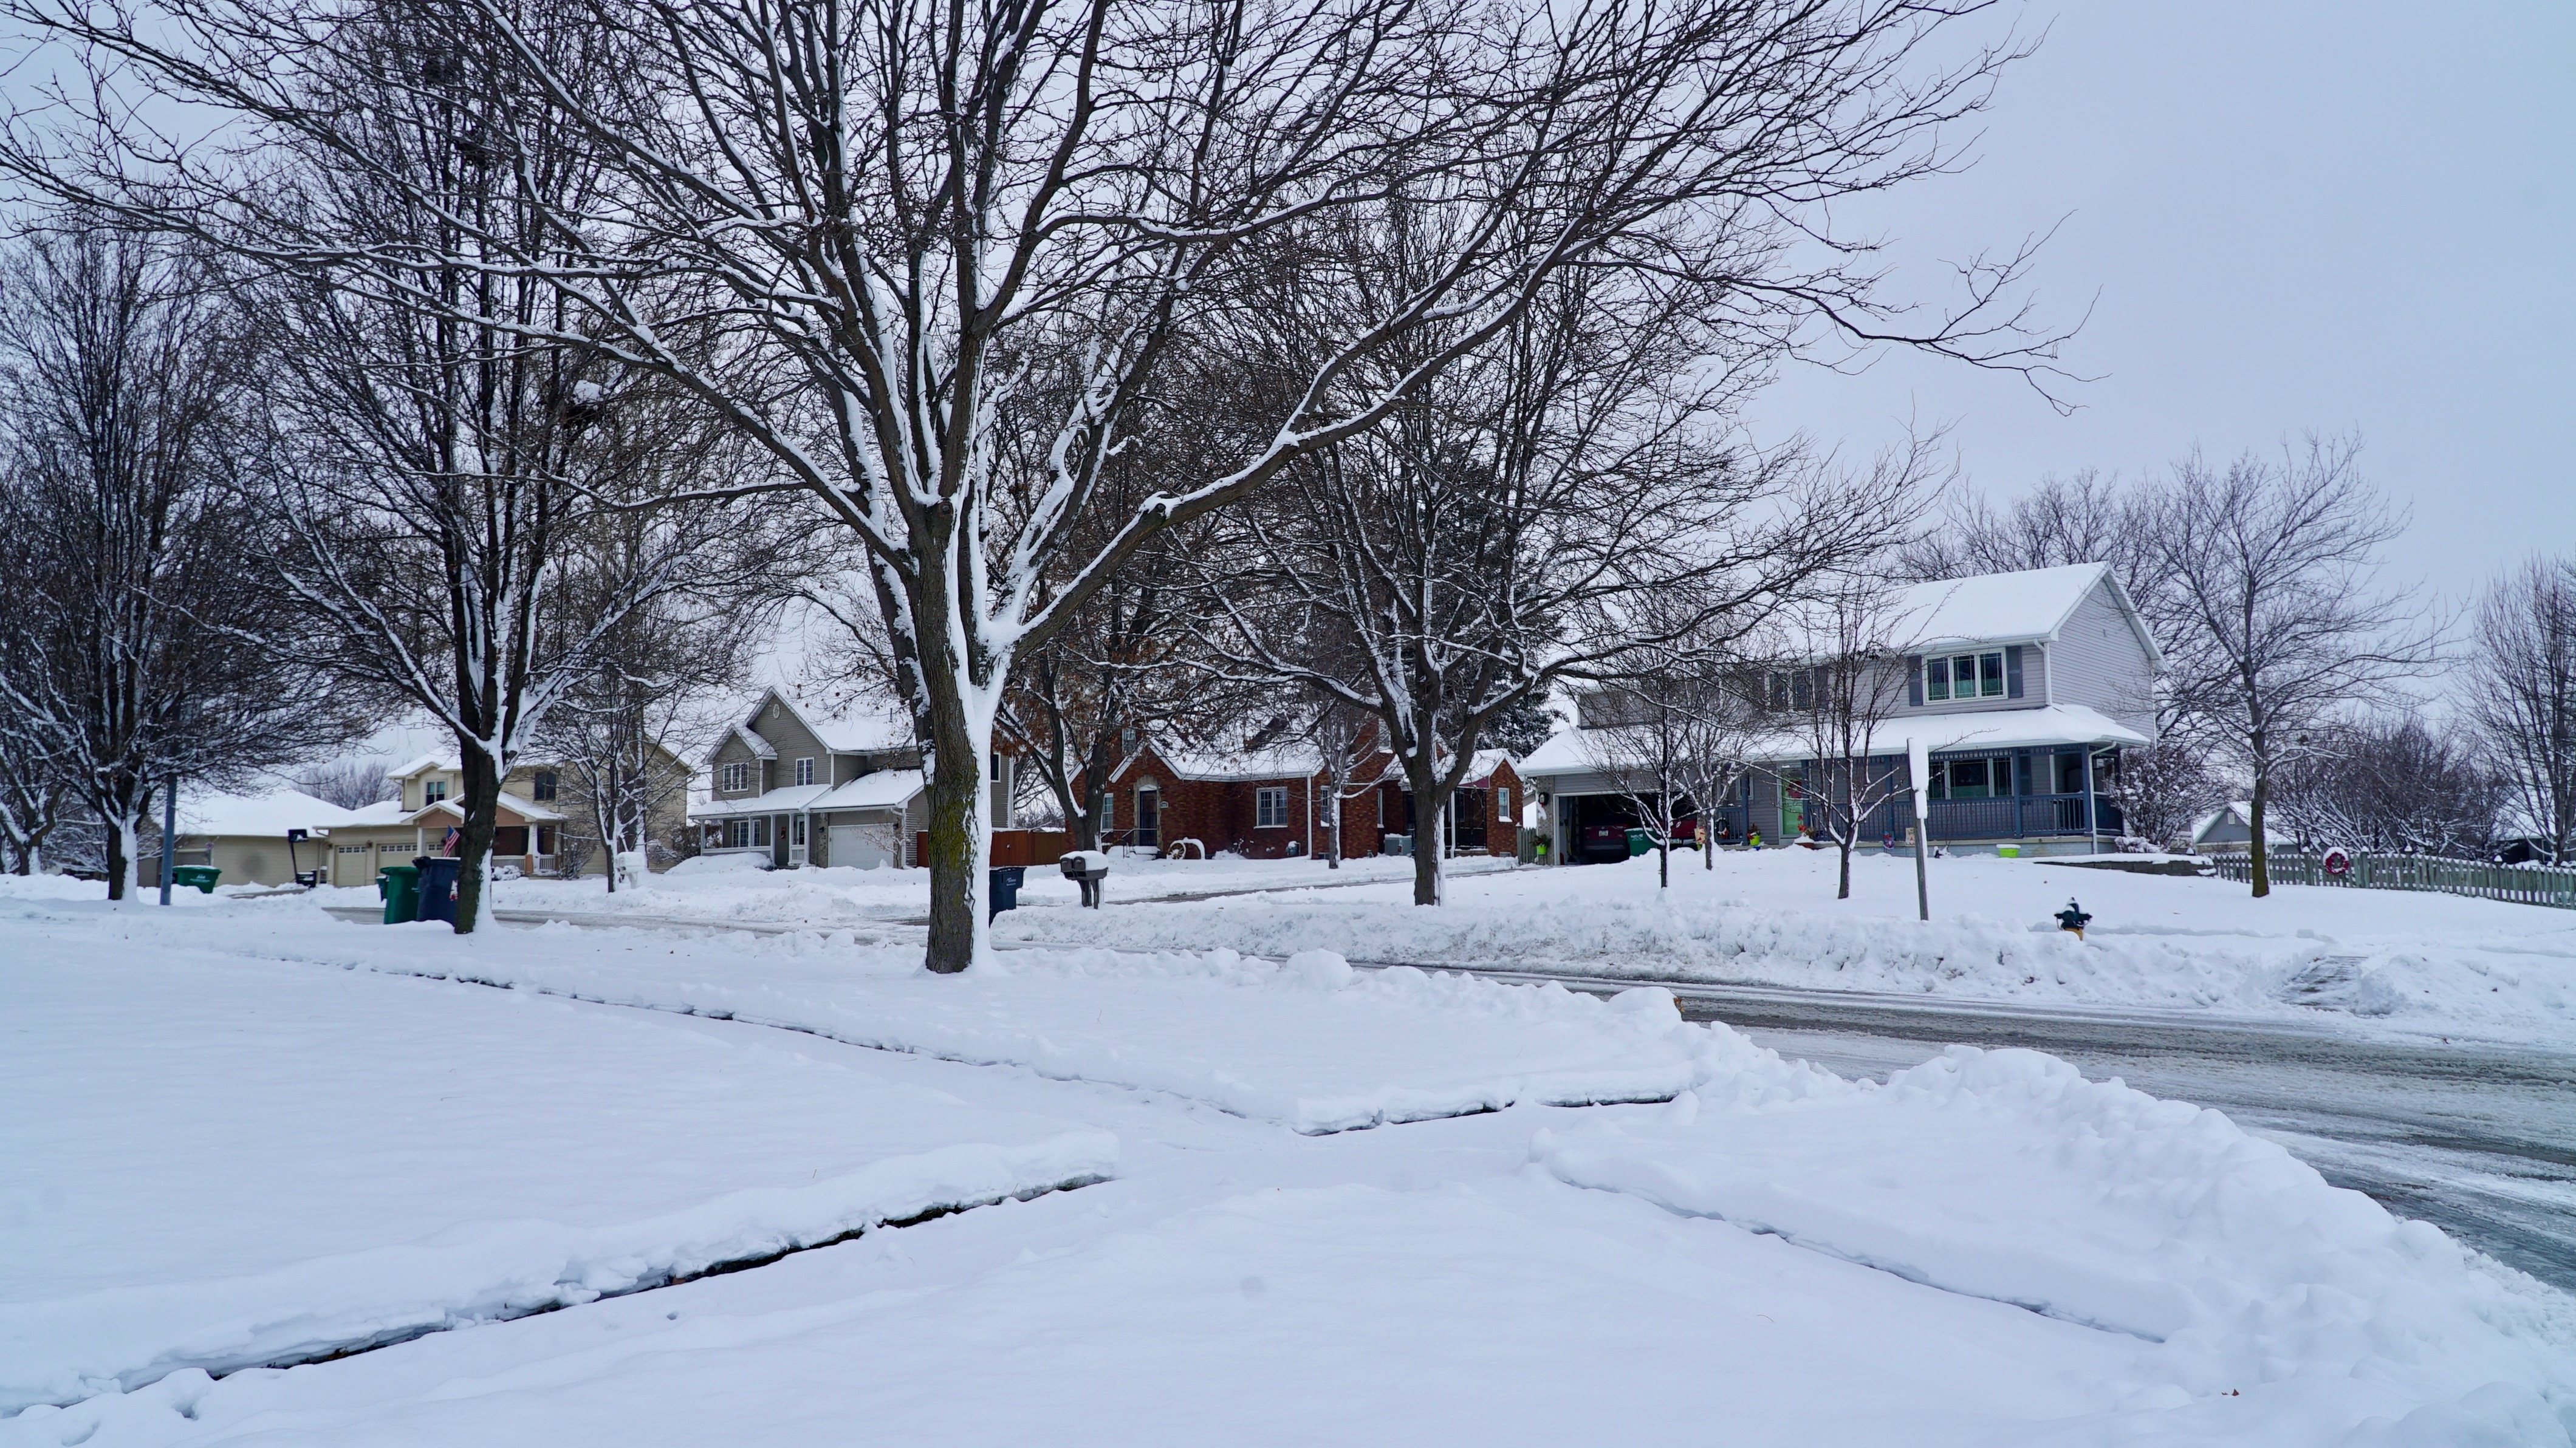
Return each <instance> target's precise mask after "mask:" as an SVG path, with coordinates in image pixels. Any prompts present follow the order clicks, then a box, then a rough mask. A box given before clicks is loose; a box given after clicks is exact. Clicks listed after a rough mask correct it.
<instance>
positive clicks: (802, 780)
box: [796, 759, 814, 784]
mask: <svg viewBox="0 0 2576 1448" xmlns="http://www.w3.org/2000/svg"><path fill="white" fill-rule="evenodd" d="M796 782H797V783H798V784H812V783H813V782H814V761H813V760H810V759H800V760H797V761H796Z"/></svg>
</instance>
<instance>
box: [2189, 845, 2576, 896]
mask: <svg viewBox="0 0 2576 1448" xmlns="http://www.w3.org/2000/svg"><path fill="white" fill-rule="evenodd" d="M2210 859H2211V860H2212V861H2213V862H2214V863H2215V864H2216V865H2217V867H2218V878H2220V879H2222V880H2234V881H2236V882H2237V883H2238V884H2251V883H2253V879H2254V857H2253V855H2251V854H2244V853H2239V854H2225V855H2213V856H2211V857H2210ZM2351 860H2352V868H2351V869H2349V870H2348V871H2346V872H2345V873H2343V874H2341V875H2330V874H2327V873H2326V866H2325V856H2323V855H2316V854H2306V853H2301V852H2294V851H2290V850H2274V851H2272V852H2271V855H2270V857H2269V858H2268V860H2267V861H2266V864H2267V865H2268V866H2269V869H2268V870H2267V873H2268V874H2269V875H2270V876H2271V878H2272V883H2273V884H2275V885H2339V886H2342V887H2344V888H2346V889H2353V890H2429V891H2434V892H2438V893H2440V894H2444V895H2474V896H2476V897H2477V898H2479V899H2481V900H2503V901H2507V902H2509V903H2512V904H2516V905H2546V906H2550V907H2552V908H2554V909H2559V910H2576V868H2569V867H2566V866H2539V865H2491V864H2488V863H2486V862H2485V861H2482V860H2445V859H2439V858H2436V857H2434V856H2431V855H2382V854H2356V855H2353V856H2351Z"/></svg>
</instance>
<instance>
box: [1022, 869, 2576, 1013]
mask: <svg viewBox="0 0 2576 1448" xmlns="http://www.w3.org/2000/svg"><path fill="white" fill-rule="evenodd" d="M1310 868H1311V867H1310ZM1834 870H1835V861H1834V857H1833V855H1832V854H1831V853H1830V852H1825V851H1815V852H1810V851H1805V850H1770V851H1764V852H1761V853H1758V854H1756V853H1748V852H1727V853H1721V854H1720V855H1719V856H1718V859H1717V866H1716V868H1715V869H1714V870H1706V869H1703V868H1702V866H1701V861H1700V859H1699V858H1698V857H1697V856H1696V855H1693V854H1688V853H1684V854H1678V855H1676V856H1675V857H1674V859H1673V870H1672V885H1671V887H1670V888H1669V889H1659V888H1658V887H1657V885H1656V871H1655V862H1654V860H1653V858H1652V857H1646V858H1641V859H1636V860H1630V861H1627V862H1625V863H1622V864H1616V865H1587V866H1577V867H1568V868H1562V869H1521V870H1515V871H1511V872H1508V873H1502V874H1489V875H1476V876H1471V877H1468V878H1465V879H1461V880H1458V881H1456V882H1454V883H1453V885H1452V887H1451V889H1450V894H1449V898H1450V904H1449V905H1448V906H1447V907H1444V908H1441V909H1436V910H1425V909H1419V908H1417V907H1415V906H1413V905H1411V904H1410V903H1408V902H1409V901H1410V899H1411V895H1410V891H1409V889H1407V888H1405V887H1402V886H1397V885H1384V886H1368V887H1363V888H1360V889H1355V890H1335V891H1330V892H1323V893H1299V892H1294V891H1289V892H1279V893H1271V894H1263V895H1246V896H1235V897H1230V898H1225V899H1216V900H1207V901H1197V902H1184V903H1172V904H1154V905H1135V906H1131V907H1129V908H1127V909H1123V910H1099V911H1027V912H1015V913H1013V914H1008V915H1004V916H1003V917H1001V922H1000V925H999V927H998V933H999V934H1000V935H1002V936H1004V937H1006V938H1015V939H1029V940H1044V941H1051V942H1057V941H1060V942H1067V943H1086V944H1100V945H1110V946H1117V947H1121V948H1128V949H1156V948H1174V947H1180V946H1184V945H1187V946H1190V947H1194V948H1198V949H1206V948H1209V947H1213V946H1225V947H1229V948H1231V949H1234V950H1239V951H1243V952H1245V953H1247V954H1265V955H1275V954H1283V953H1286V952H1289V951H1295V950H1309V949H1325V950H1335V951H1339V952H1341V953H1342V954H1344V955H1346V956H1348V957H1349V958H1350V959H1352V960H1354V961H1403V962H1408V963H1412V964H1418V965H1518V966H1530V967H1539V966H1548V967H1564V968H1571V969H1579V970H1583V971H1587V972H1593V973H1602V974H1628V975H1645V976H1673V977H1681V978H1690V979H1702V980H1725V981H1742V982H1762V983H1768V984H1777V985H1787V986H1801V987H1811V988H1825V989H1833V990H1853V991H1881V992H1897V993H1904V994H1917V995H1921V994H1937V995H1942V996H1948V997H1957V998H1963V999H1964V998H1973V999H1985V1000H2003V1001H2025V1002H2032V1003H2048V1004H2072V1005H2106V1006H2123V1007H2146V1008H2156V1009H2175V1010H2192V1011H2218V1012H2224V1013H2229V1014H2238V1015H2248V1016H2262V1017H2271V1018H2295V1019H2301V1020H2306V1021H2310V1022H2313V1023H2316V1024H2319V1025H2335V1026H2340V1027H2346V1028H2351V1027H2360V1028H2364V1029H2372V1030H2400V1031H2406V1032H2411V1033H2416V1034H2424V1035H2468V1036H2476V1037H2482V1038H2489V1039H2496V1040H2509V1041H2523V1042H2535V1043H2547V1044H2552V1045H2562V1046H2563V1045H2571V1044H2576V912H2571V911H2565V910H2550V909H2544V908H2541V907H2537V906H2531V905H2511V904H2502V903H2498V902H2495V901H2489V900H2473V899H2467V898H2464V897H2460V896H2455V895H2435V894H2415V893H2405V892H2398V891H2388V890H2345V889H2323V888H2309V887H2304V886H2298V885H2285V886H2281V887H2279V888H2277V889H2276V890H2275V891H2274V892H2273V894H2272V895H2271V896H2270V897H2269V898H2268V899H2263V900H2256V899H2253V898H2251V897H2250V895H2249V894H2248V893H2247V891H2246V888H2245V887H2244V886H2243V885H2239V884H2234V883H2231V882H2228V881H2224V880H2216V879H2194V878H2178V877H2174V876H2163V875H2136V874H2126V873H2121V872H2118V871H2112V870H2094V869H2076V868H2071V867H2067V866H2061V865H2049V864H2042V863H2039V862H2037V861H2032V860H1999V859H1996V858H1994V857H1992V856H1966V857H1956V858H1949V859H1940V860H1934V861H1931V862H1930V885H1931V898H1932V920H1931V922H1930V923H1929V924H1928V925H1927V924H1925V923H1922V922H1920V921H1918V920H1917V919H1916V918H1915V886H1914V865H1913V862H1912V860H1911V859H1907V858H1891V857H1879V856H1861V857H1857V858H1855V859H1854V860H1853V861H1852V894H1853V898H1852V899H1850V900H1846V901H1838V900H1836V899H1835V898H1834V886H1835V879H1834ZM2070 897H2072V898H2074V899H2077V900H2080V901H2081V902H2082V904H2083V907H2084V909H2085V910H2086V911H2088V912H2090V913H2091V914H2092V915H2093V917H2094V918H2093V922H2092V924H2091V926H2090V927H2088V929H2087V930H2086V932H2085V938H2084V939H2083V940H2081V941H2078V940H2076V939H2075V938H2074V937H2073V936H2070V935H2067V934H2065V933H2064V932H2063V931H2061V930H2060V929H2059V928H2058V925H2057V921H2056V920H2055V919H2054V918H2053V917H2054V915H2055V913H2056V912H2057V911H2059V910H2061V909H2064V908H2065V906H2066V902H2067V900H2068V899H2069V898H2070Z"/></svg>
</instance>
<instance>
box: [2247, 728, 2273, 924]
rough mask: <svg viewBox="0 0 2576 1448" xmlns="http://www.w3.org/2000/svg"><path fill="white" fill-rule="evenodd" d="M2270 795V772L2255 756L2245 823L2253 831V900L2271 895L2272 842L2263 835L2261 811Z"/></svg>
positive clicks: (2258, 757)
mask: <svg viewBox="0 0 2576 1448" xmlns="http://www.w3.org/2000/svg"><path fill="white" fill-rule="evenodd" d="M2271 793H2272V780H2271V772H2270V771H2269V770H2267V769H2265V768H2264V767H2263V765H2262V759H2261V756H2260V755H2257V756H2256V762H2255V769H2254V808H2253V810H2252V811H2251V814H2252V816H2253V817H2252V818H2251V819H2250V820H2248V821H2247V823H2248V824H2249V825H2250V826H2251V827H2252V829H2253V831H2254V842H2253V848H2252V851H2251V855H2252V863H2253V867H2254V868H2253V870H2252V871H2251V873H2252V875H2253V877H2254V898H2255V899H2257V900H2260V899H2262V898H2263V897H2264V896H2266V895H2269V894H2271V893H2272V842H2271V841H2270V840H2268V839H2266V838H2265V837H2264V834H2263V809H2264V806H2265V805H2266V804H2267V803H2269V801H2270V796H2271Z"/></svg>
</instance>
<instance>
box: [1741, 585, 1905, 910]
mask: <svg viewBox="0 0 2576 1448" xmlns="http://www.w3.org/2000/svg"><path fill="white" fill-rule="evenodd" d="M1891 602H1892V601H1891V599H1890V596H1889V594H1888V592H1887V591H1886V590H1884V589H1881V588H1878V587H1875V586H1871V585H1868V584H1864V583H1860V582H1856V581H1844V582H1842V583H1841V584H1840V586H1838V587H1835V588H1833V589H1831V590H1830V591H1827V592H1825V593H1824V594H1823V596H1822V597H1820V598H1818V599H1814V600H1811V601H1807V602H1804V603H1802V604H1801V605H1800V606H1799V607H1797V608H1795V609H1793V610H1792V611H1791V612H1790V614H1789V616H1788V623H1787V640H1786V642H1787V647H1785V648H1783V649H1781V650H1780V652H1782V653H1783V654H1784V655H1786V656H1787V658H1788V663H1787V665H1786V667H1784V668H1782V669H1780V670H1778V671H1776V675H1775V678H1776V682H1774V683H1773V685H1772V686H1771V692H1772V700H1771V703H1772V707H1773V709H1774V710H1775V711H1776V712H1778V713H1781V714H1783V715H1785V716H1787V718H1788V720H1789V722H1790V730H1791V732H1792V733H1793V734H1795V735H1796V736H1797V737H1798V738H1799V739H1800V740H1801V741H1802V742H1803V743H1804V745H1805V746H1806V755H1807V762H1808V764H1809V766H1810V767H1811V768H1812V769H1813V770H1814V771H1815V773H1814V774H1812V775H1810V776H1809V777H1807V778H1806V779H1805V780H1803V781H1802V784H1803V787H1804V790H1805V793H1806V796H1807V804H1806V809H1807V813H1808V815H1809V822H1810V823H1811V824H1812V823H1813V817H1814V816H1815V815H1816V814H1819V813H1821V814H1822V815H1823V816H1824V826H1825V827H1824V831H1823V833H1824V834H1825V836H1826V838H1827V839H1829V840H1830V841H1831V842H1832V843H1833V846H1834V850H1835V853H1836V854H1837V856H1838V857H1839V862H1838V863H1839V866H1840V869H1839V871H1838V873H1837V884H1836V887H1835V890H1834V898H1835V899H1837V900H1848V899H1850V898H1851V857H1852V850H1853V849H1854V847H1856V846H1857V845H1858V844H1859V843H1860V833H1861V830H1862V829H1863V828H1864V827H1865V826H1866V825H1867V824H1868V823H1869V821H1870V819H1871V818H1872V817H1873V816H1875V815H1876V814H1877V813H1878V812H1879V811H1880V810H1881V809H1883V808H1885V807H1886V806H1887V805H1888V804H1889V803H1890V802H1892V801H1894V800H1896V799H1898V798H1900V797H1902V796H1904V795H1905V794H1906V792H1907V791H1908V790H1909V789H1910V788H1911V787H1912V785H1911V781H1910V779H1909V778H1908V776H1907V773H1906V769H1905V761H1904V758H1903V749H1902V747H1901V746H1898V747H1895V748H1894V749H1893V751H1892V753H1891V746H1890V743H1889V740H1888V737H1887V723H1888V721H1889V720H1890V719H1891V718H1893V717H1894V716H1895V714H1896V712H1897V710H1898V709H1899V708H1900V707H1901V706H1902V705H1903V704H1904V703H1905V699H1906V687H1907V683H1908V676H1909V670H1907V668H1906V667H1905V658H1904V655H1905V646H1906V645H1907V644H1908V643H1909V642H1910V641H1909V640H1906V639H1903V638H1900V637H1899V636H1898V630H1900V629H1901V628H1902V627H1904V625H1905V623H1906V620H1904V619H1901V618H1899V617H1897V616H1896V614H1895V612H1894V609H1893V608H1892V606H1891Z"/></svg>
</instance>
